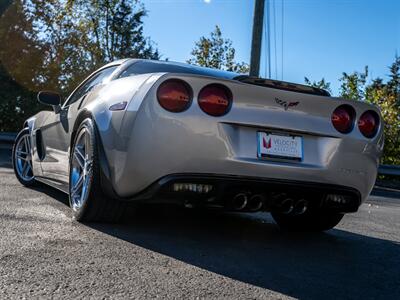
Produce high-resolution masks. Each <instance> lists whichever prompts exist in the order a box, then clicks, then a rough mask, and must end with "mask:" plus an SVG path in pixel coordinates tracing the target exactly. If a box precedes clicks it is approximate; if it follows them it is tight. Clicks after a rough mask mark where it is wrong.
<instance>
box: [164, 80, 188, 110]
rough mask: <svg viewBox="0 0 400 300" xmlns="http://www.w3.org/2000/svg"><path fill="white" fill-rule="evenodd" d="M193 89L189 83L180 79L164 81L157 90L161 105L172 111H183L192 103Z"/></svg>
mask: <svg viewBox="0 0 400 300" xmlns="http://www.w3.org/2000/svg"><path fill="white" fill-rule="evenodd" d="M192 95H193V94H192V89H191V88H190V86H189V84H187V83H186V82H184V81H183V80H179V79H169V80H166V81H164V82H163V83H162V84H161V85H160V86H159V87H158V90H157V99H158V103H160V105H161V106H162V107H163V108H164V109H166V110H168V111H171V112H182V111H185V110H186V109H188V108H189V106H190V104H191V103H192Z"/></svg>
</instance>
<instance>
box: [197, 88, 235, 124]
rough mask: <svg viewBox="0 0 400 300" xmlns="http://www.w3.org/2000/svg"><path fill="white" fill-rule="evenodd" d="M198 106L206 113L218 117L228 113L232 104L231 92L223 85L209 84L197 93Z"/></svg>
mask: <svg viewBox="0 0 400 300" xmlns="http://www.w3.org/2000/svg"><path fill="white" fill-rule="evenodd" d="M198 102H199V106H200V108H201V109H202V110H203V111H204V112H205V113H207V114H209V115H211V116H214V117H219V116H223V115H225V114H226V113H228V111H229V109H230V108H231V105H232V93H231V91H230V90H229V89H228V88H227V87H226V86H224V85H221V84H210V85H207V86H205V87H204V88H203V89H202V90H201V91H200V93H199V98H198Z"/></svg>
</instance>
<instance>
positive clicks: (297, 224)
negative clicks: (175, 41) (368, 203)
mask: <svg viewBox="0 0 400 300" xmlns="http://www.w3.org/2000/svg"><path fill="white" fill-rule="evenodd" d="M38 100H39V102H41V103H43V104H47V105H51V106H52V107H53V110H51V111H42V112H40V113H38V114H37V115H35V116H33V117H31V118H29V119H28V120H27V121H26V122H25V124H24V126H23V130H22V131H21V132H20V133H19V135H18V137H17V139H16V142H15V145H14V150H13V163H14V170H15V174H16V176H17V178H18V180H19V181H20V182H21V183H22V184H24V185H27V186H29V185H32V184H34V183H35V182H36V181H40V182H43V183H46V184H49V185H51V186H53V187H56V188H58V189H60V190H62V191H64V192H65V193H68V195H69V201H70V206H71V208H72V211H73V215H74V218H75V219H77V220H79V221H116V220H118V217H119V216H120V215H121V213H122V212H123V210H124V206H125V205H126V203H127V202H129V201H131V202H134V201H136V202H142V203H143V202H153V203H156V202H158V203H179V204H182V205H184V206H186V207H210V208H214V209H222V210H227V211H244V212H256V211H268V212H271V213H272V216H273V217H274V219H275V220H276V222H277V223H278V225H279V226H281V227H282V228H286V229H295V230H327V229H330V228H333V227H334V226H336V225H337V224H338V223H339V222H340V220H341V218H342V217H343V214H344V213H349V212H355V211H357V209H358V207H359V206H360V205H361V203H362V202H363V201H364V200H365V199H366V198H367V196H368V195H369V193H370V191H371V189H372V187H373V185H374V182H375V179H376V175H377V167H378V163H379V157H380V155H381V152H382V148H383V132H382V131H383V126H382V125H383V124H382V120H381V117H380V112H379V109H378V108H377V107H375V106H372V105H369V104H367V103H363V102H356V101H348V100H345V99H339V98H334V97H331V96H330V95H329V93H328V92H326V91H324V90H321V89H317V88H313V87H308V86H303V85H298V84H292V83H287V82H283V81H276V80H268V79H262V78H255V77H249V76H244V75H239V74H236V73H231V72H225V71H219V70H214V69H209V68H200V67H195V66H191V65H187V64H179V63H172V62H161V61H151V60H140V59H125V60H119V61H116V62H113V63H110V64H108V65H106V66H104V67H102V68H100V69H99V70H97V71H96V72H94V73H93V74H91V75H90V76H89V77H88V78H87V79H85V80H84V81H83V82H82V83H81V84H80V85H79V86H78V87H77V88H76V89H75V91H74V92H73V93H72V94H71V95H70V96H69V97H68V98H67V99H66V101H65V102H64V103H63V104H61V97H60V95H59V94H57V93H54V92H49V91H43V92H40V93H39V94H38Z"/></svg>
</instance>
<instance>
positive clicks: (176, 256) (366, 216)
mask: <svg viewBox="0 0 400 300" xmlns="http://www.w3.org/2000/svg"><path fill="white" fill-rule="evenodd" d="M1 151H2V150H1V149H0V232H1V237H0V298H1V299H5V298H12V297H17V296H18V297H22V298H68V299H70V298H86V297H92V298H96V299H97V298H108V297H110V298H121V299H127V298H140V299H143V298H155V297H160V298H184V299H195V298H225V299H237V298H241V299H243V298H246V299H247V298H257V299H261V298H262V299H265V298H267V297H274V298H292V297H293V298H302V299H321V298H322V299H346V298H349V299H350V298H351V299H400V222H399V220H400V219H399V218H400V204H399V203H400V200H399V199H394V198H392V199H388V198H386V197H382V196H379V197H375V196H374V197H371V198H370V199H369V200H368V202H367V203H365V204H364V205H363V206H362V207H361V208H360V211H359V212H358V213H355V214H351V215H347V216H346V217H345V218H344V220H343V222H342V223H341V224H340V225H339V226H338V227H337V228H336V229H334V230H331V231H329V232H327V233H321V234H290V233H286V232H282V231H280V230H279V229H278V227H277V226H276V225H275V224H274V223H273V222H272V220H271V218H270V217H269V215H268V214H265V213H258V214H254V215H250V214H218V213H213V212H197V211H190V210H181V209H175V208H165V207H158V208H153V209H150V208H147V209H142V210H141V211H140V213H137V214H135V215H131V216H130V218H131V219H130V220H128V221H127V222H125V223H123V224H119V225H109V224H79V223H77V222H75V221H72V220H71V217H70V213H69V208H68V206H67V197H66V196H65V195H64V194H62V193H60V192H58V191H55V190H53V189H51V188H47V187H44V186H38V187H36V188H34V189H29V188H25V187H23V186H21V185H20V184H19V183H18V181H17V180H16V179H15V177H14V175H13V171H12V169H11V168H10V164H9V161H8V159H9V158H7V155H8V156H9V153H5V152H1Z"/></svg>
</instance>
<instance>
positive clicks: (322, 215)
mask: <svg viewBox="0 0 400 300" xmlns="http://www.w3.org/2000/svg"><path fill="white" fill-rule="evenodd" d="M271 214H272V217H273V218H274V220H275V222H276V223H277V224H278V225H279V227H280V228H282V229H284V230H288V231H308V232H318V231H326V230H329V229H332V228H334V227H335V226H336V225H338V224H339V222H340V221H341V220H342V218H343V216H344V215H343V214H340V213H335V212H327V211H318V210H313V211H308V212H306V213H304V214H302V215H295V216H293V215H286V214H282V213H279V212H272V213H271Z"/></svg>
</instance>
